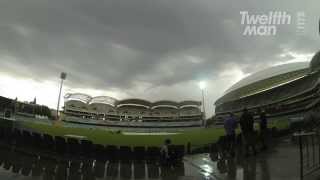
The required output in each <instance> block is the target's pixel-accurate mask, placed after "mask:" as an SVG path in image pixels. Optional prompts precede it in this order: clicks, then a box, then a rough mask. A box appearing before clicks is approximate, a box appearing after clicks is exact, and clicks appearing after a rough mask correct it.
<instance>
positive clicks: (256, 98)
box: [215, 51, 320, 124]
mask: <svg viewBox="0 0 320 180" xmlns="http://www.w3.org/2000/svg"><path fill="white" fill-rule="evenodd" d="M319 75H320V51H319V52H318V53H316V54H315V55H314V57H313V58H312V60H311V61H310V63H291V64H285V65H279V66H274V67H271V68H268V69H265V70H263V71H260V72H257V73H255V74H252V75H250V76H248V77H246V78H244V79H242V80H240V81H239V82H237V83H236V84H234V85H233V86H231V87H230V88H229V89H228V90H227V91H226V92H225V93H224V95H223V96H222V97H221V98H219V99H218V100H217V101H216V102H215V106H216V109H215V112H216V115H215V122H216V123H217V124H221V123H222V122H223V120H224V119H225V117H226V116H227V114H228V113H229V112H232V113H235V114H236V115H240V114H241V112H242V110H243V109H244V108H247V109H248V110H249V111H251V112H252V113H254V114H256V113H257V112H258V110H259V109H263V110H265V112H266V113H267V115H268V116H269V117H271V118H272V117H281V116H286V115H290V116H292V117H294V116H295V117H303V115H304V113H305V112H307V111H308V110H310V109H311V108H313V107H315V106H317V105H318V104H319V102H320V97H319Z"/></svg>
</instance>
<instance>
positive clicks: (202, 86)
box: [199, 81, 207, 126]
mask: <svg viewBox="0 0 320 180" xmlns="http://www.w3.org/2000/svg"><path fill="white" fill-rule="evenodd" d="M206 87H207V84H206V82H205V81H200V82H199V88H200V89H201V93H202V110H203V117H202V118H203V119H202V125H203V126H204V125H205V119H206V108H205V102H204V90H205V89H206Z"/></svg>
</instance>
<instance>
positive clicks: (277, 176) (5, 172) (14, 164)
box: [0, 138, 299, 180]
mask: <svg viewBox="0 0 320 180" xmlns="http://www.w3.org/2000/svg"><path fill="white" fill-rule="evenodd" d="M210 157H212V156H210V154H206V153H204V154H196V155H187V156H185V157H184V158H183V162H181V163H178V164H176V165H175V166H172V167H163V166H160V165H158V164H156V163H149V162H146V161H140V162H137V161H114V162H101V161H96V160H94V159H83V158H68V157H60V156H57V155H56V154H50V153H43V152H37V151H35V150H34V149H33V150H30V149H29V150H25V149H19V148H15V147H12V146H6V145H4V144H2V145H1V146H0V163H1V168H0V179H1V180H2V179H12V180H30V179H39V180H40V179H41V180H47V179H52V180H53V179H55V180H81V179H82V180H94V179H97V180H99V179H141V180H142V179H168V180H174V179H181V180H197V179H199V180H202V179H208V180H211V179H212V180H213V179H217V180H271V179H272V180H284V179H290V180H295V179H297V180H298V179H299V150H298V148H297V146H296V145H293V144H292V143H291V141H290V140H289V138H281V139H279V140H278V142H277V143H276V144H274V145H273V148H269V149H268V150H267V151H263V152H259V153H258V154H257V155H256V156H251V157H248V158H244V157H243V156H237V157H236V158H226V159H223V160H222V159H220V160H217V161H213V160H212V159H211V158H210Z"/></svg>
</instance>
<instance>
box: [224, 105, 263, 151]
mask: <svg viewBox="0 0 320 180" xmlns="http://www.w3.org/2000/svg"><path fill="white" fill-rule="evenodd" d="M258 113H259V128H260V131H259V132H260V133H259V134H258V133H256V131H255V129H254V117H253V115H252V114H251V113H250V112H249V111H248V109H246V108H245V109H243V112H242V115H241V116H240V118H239V120H238V119H237V117H236V116H235V115H234V114H233V113H229V116H228V118H227V119H226V120H225V121H224V128H225V132H226V142H227V149H226V150H227V151H228V152H229V154H230V155H231V156H232V157H233V156H234V155H235V145H236V137H237V136H236V129H237V127H238V124H240V129H241V140H242V142H243V143H244V145H245V155H246V156H249V154H250V149H251V150H252V152H253V154H254V155H256V153H257V151H256V143H257V142H258V141H257V137H258V135H259V137H260V140H261V144H262V150H265V149H267V142H266V138H267V132H268V129H267V117H266V113H265V112H264V111H263V110H259V112H258Z"/></svg>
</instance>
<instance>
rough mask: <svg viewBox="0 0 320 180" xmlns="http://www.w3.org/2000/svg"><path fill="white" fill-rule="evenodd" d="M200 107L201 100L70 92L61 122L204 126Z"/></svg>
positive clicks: (139, 125)
mask: <svg viewBox="0 0 320 180" xmlns="http://www.w3.org/2000/svg"><path fill="white" fill-rule="evenodd" d="M200 107H201V102H200V101H182V102H175V101H168V100H161V101H156V102H150V101H147V100H144V99H123V100H117V99H115V98H112V97H109V96H97V97H91V96H89V95H87V94H82V93H72V94H71V93H69V94H66V95H65V97H64V110H63V116H62V120H63V121H65V122H71V123H81V124H89V125H100V126H111V127H112V126H114V127H142V128H160V127H165V128H170V127H172V128H177V127H199V126H201V125H202V124H203V113H202V112H201V108H200Z"/></svg>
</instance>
